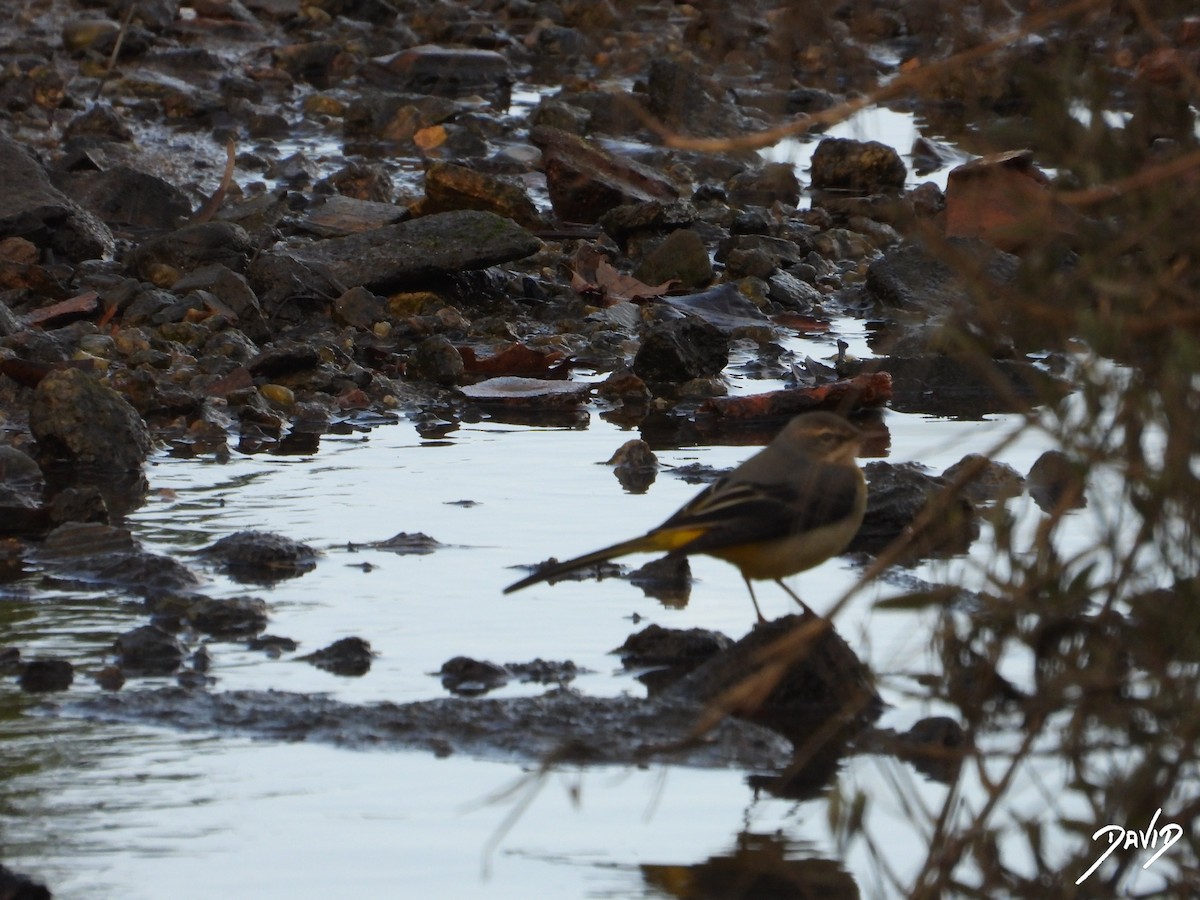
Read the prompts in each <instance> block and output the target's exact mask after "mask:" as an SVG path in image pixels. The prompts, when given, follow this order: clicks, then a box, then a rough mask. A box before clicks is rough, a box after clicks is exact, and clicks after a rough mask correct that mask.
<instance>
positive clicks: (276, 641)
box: [246, 634, 300, 659]
mask: <svg viewBox="0 0 1200 900" xmlns="http://www.w3.org/2000/svg"><path fill="white" fill-rule="evenodd" d="M299 646H300V645H299V644H297V643H296V642H295V641H294V640H292V639H291V638H289V637H279V636H277V635H274V634H262V635H259V636H258V637H256V638H251V639H250V640H248V641H246V649H247V650H264V651H266V654H267V655H268V656H270V657H272V658H273V659H278V658H279V657H280V656H281V655H282V654H284V653H295V652H296V648H297V647H299Z"/></svg>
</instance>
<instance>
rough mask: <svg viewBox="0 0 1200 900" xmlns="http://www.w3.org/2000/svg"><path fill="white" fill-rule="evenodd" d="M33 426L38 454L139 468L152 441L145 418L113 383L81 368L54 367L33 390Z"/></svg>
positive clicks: (113, 467) (116, 467) (125, 468)
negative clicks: (108, 382) (112, 385)
mask: <svg viewBox="0 0 1200 900" xmlns="http://www.w3.org/2000/svg"><path fill="white" fill-rule="evenodd" d="M29 430H30V431H31V432H32V433H33V436H34V438H36V439H37V442H38V455H39V458H40V459H42V460H44V461H46V460H48V461H63V460H65V461H69V462H70V463H72V464H83V465H87V466H92V467H95V468H98V469H108V470H114V471H140V469H141V466H142V463H143V462H144V461H145V459H146V456H147V454H149V452H150V449H151V446H152V442H151V440H150V432H149V431H148V430H147V429H146V424H145V422H143V421H142V418H141V416H139V415H138V414H137V411H136V410H134V408H133V407H132V406H130V405H129V403H128V401H126V400H125V398H124V397H122V396H121V395H120V394H118V393H117V392H116V391H114V390H113V389H112V388H109V387H106V386H104V385H102V384H100V383H99V382H98V381H96V379H94V378H93V377H91V376H90V375H88V374H86V373H85V372H82V371H80V370H79V369H62V370H58V371H54V372H51V373H50V374H49V375H47V376H46V377H45V378H43V379H42V381H41V382H40V383H39V384H38V386H37V388H36V389H35V390H34V394H33V402H32V404H31V406H30V411H29Z"/></svg>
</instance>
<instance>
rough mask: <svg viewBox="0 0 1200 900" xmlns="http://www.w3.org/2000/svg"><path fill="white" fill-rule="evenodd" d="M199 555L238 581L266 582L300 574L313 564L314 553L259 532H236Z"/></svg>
mask: <svg viewBox="0 0 1200 900" xmlns="http://www.w3.org/2000/svg"><path fill="white" fill-rule="evenodd" d="M201 553H202V554H203V555H204V556H206V557H208V558H209V559H212V560H214V561H215V562H217V563H219V564H220V565H221V566H222V567H223V568H224V569H225V570H226V571H228V573H229V574H230V575H232V576H233V577H234V578H237V579H238V580H240V581H261V582H266V583H270V582H272V581H278V580H280V579H282V578H294V577H296V576H298V575H303V574H304V573H305V572H310V571H312V570H313V569H314V568H316V565H317V554H316V551H315V550H313V549H312V548H311V547H309V546H308V545H307V544H302V543H300V542H299V541H293V540H291V539H290V538H286V537H283V536H282V535H278V534H271V533H269V532H263V531H239V532H237V533H235V534H231V535H228V536H226V537H223V538H221V539H220V540H219V541H217V542H216V543H214V544H212V545H210V546H209V547H206V548H205V549H204V550H202V551H201Z"/></svg>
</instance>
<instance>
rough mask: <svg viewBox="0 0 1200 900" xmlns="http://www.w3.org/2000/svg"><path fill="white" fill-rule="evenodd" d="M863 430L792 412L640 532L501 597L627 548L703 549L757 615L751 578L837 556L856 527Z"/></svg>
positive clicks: (678, 552) (862, 492) (549, 569)
mask: <svg viewBox="0 0 1200 900" xmlns="http://www.w3.org/2000/svg"><path fill="white" fill-rule="evenodd" d="M862 438H863V435H862V432H861V431H859V430H858V429H857V428H855V427H854V426H853V425H851V424H850V423H849V422H847V421H846V420H845V419H843V418H841V417H840V416H836V415H834V414H833V413H827V412H813V413H806V414H804V415H800V416H796V417H795V418H794V419H792V421H790V422H789V423H788V424H787V425H786V426H785V427H784V429H783V431H781V432H780V433H779V434H778V435H777V436H776V438H775V440H773V441H771V443H770V444H768V445H767V446H766V447H764V448H763V449H762V450H760V451H759V452H758V453H756V454H755V455H754V456H752V457H750V458H749V459H748V460H746V461H745V462H744V463H742V464H741V465H740V466H738V467H737V468H736V469H734V470H733V471H732V472H730V473H729V474H728V475H725V476H723V477H722V478H720V479H719V480H717V481H715V482H713V483H712V484H710V485H709V486H708V487H706V488H705V489H704V490H703V491H701V492H700V493H699V494H697V495H696V497H695V498H694V499H693V500H692V501H691V502H690V503H688V504H687V505H685V506H684V507H683V508H682V509H681V510H679V512H677V513H675V515H673V516H671V518H669V519H667V521H665V522H663V523H662V524H661V525H659V526H658V527H657V528H655V529H653V530H651V531H649V532H647V533H646V534H644V535H642V536H641V537H636V538H633V539H632V540H629V541H622V542H621V543H619V544H613V545H612V546H611V547H605V548H604V549H603V550H596V551H594V552H592V553H585V554H584V555H583V556H577V557H575V558H574V559H568V560H567V561H566V562H551V563H550V564H548V565H546V566H544V567H543V568H541V569H539V570H538V571H536V572H534V573H533V574H532V575H530V576H528V577H527V578H522V579H521V580H520V581H517V582H515V583H513V584H510V585H509V586H508V587H506V588H505V589H504V593H506V594H508V593H511V592H512V591H519V590H520V589H521V588H524V587H529V585H531V584H537V583H538V582H539V581H550V580H552V579H555V578H558V577H559V576H561V575H565V574H567V573H568V572H573V571H575V570H576V569H582V568H585V567H587V566H590V565H594V564H596V563H599V562H605V561H606V560H610V559H614V558H615V557H618V556H625V555H626V554H627V553H653V552H661V551H665V552H666V553H667V555H668V556H688V555H690V554H692V553H707V554H708V555H709V556H715V557H717V559H723V560H725V561H726V562H729V563H733V565H735V566H737V567H738V569H739V571H741V573H742V579H743V580H744V581H745V582H746V587H747V588H748V589H749V590H750V599H751V600H752V601H753V602H754V611H755V612H756V613H758V619H759V621H760V622H762V621H765V620H764V619H763V614H762V611H761V610H759V608H758V599H757V598H756V597H755V596H754V587H753V585H752V584H751V583H750V581H751V579H756V578H757V579H765V578H770V579H773V580H774V581H775V582H776V583H777V584H778V585H779V586H780V587H781V588H783V589H784V590H785V591H787V593H788V594H789V595H790V596H791V598H792V599H793V600H795V601H796V602H797V603H799V604H800V606H802V607H803V608H804V609H805V610H808V607H807V606H806V605H805V603H804V601H803V600H801V599H800V598H799V597H797V596H796V594H795V593H794V592H793V591H792V590H790V589H789V588H788V586H787V585H786V584H784V583H783V578H784V576H786V575H793V574H795V573H796V572H802V571H804V570H805V569H811V568H812V567H813V566H815V565H818V564H820V563H823V562H824V561H825V560H827V559H829V558H830V557H831V556H835V555H836V554H838V553H841V552H842V550H844V549H845V547H846V545H847V544H849V543H850V540H851V539H852V538H853V537H854V535H855V534H856V533H857V531H858V527H859V525H861V524H862V518H863V511H864V510H865V509H866V505H867V482H866V479H864V478H863V474H862V470H861V469H859V467H858V465H857V464H856V463H855V462H854V456H855V454H856V453H857V452H858V448H859V445H860V444H861V443H862Z"/></svg>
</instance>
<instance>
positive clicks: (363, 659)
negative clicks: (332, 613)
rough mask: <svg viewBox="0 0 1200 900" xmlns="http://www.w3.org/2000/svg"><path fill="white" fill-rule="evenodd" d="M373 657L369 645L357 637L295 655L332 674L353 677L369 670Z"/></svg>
mask: <svg viewBox="0 0 1200 900" xmlns="http://www.w3.org/2000/svg"><path fill="white" fill-rule="evenodd" d="M373 658H374V654H373V653H372V652H371V645H370V644H368V643H367V642H366V641H364V640H363V639H362V638H359V637H347V638H342V639H341V640H337V641H334V642H333V643H332V644H330V645H329V646H328V647H324V648H322V649H320V650H317V651H315V652H313V653H309V654H308V655H307V656H297V657H296V659H300V660H303V661H304V662H307V663H312V664H313V665H314V666H316V667H317V668H318V669H324V670H325V671H326V672H332V673H333V674H334V675H345V676H347V677H354V678H357V677H359V676H362V675H366V674H367V672H369V671H370V670H371V660H372V659H373Z"/></svg>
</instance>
